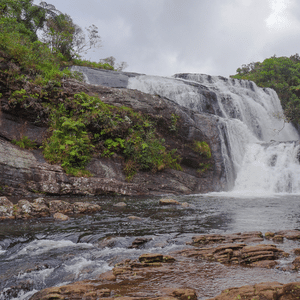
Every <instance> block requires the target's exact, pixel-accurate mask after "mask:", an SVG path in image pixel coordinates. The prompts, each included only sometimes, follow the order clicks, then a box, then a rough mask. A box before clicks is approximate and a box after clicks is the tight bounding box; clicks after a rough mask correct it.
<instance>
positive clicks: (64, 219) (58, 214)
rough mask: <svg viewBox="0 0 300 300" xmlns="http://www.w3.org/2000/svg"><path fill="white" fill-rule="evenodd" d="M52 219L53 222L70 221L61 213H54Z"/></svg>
mask: <svg viewBox="0 0 300 300" xmlns="http://www.w3.org/2000/svg"><path fill="white" fill-rule="evenodd" d="M53 218H54V219H55V220H59V221H68V220H70V218H69V217H68V216H66V215H64V214H62V213H55V214H54V215H53Z"/></svg>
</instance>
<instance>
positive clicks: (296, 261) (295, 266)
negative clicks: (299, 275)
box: [292, 256, 300, 270]
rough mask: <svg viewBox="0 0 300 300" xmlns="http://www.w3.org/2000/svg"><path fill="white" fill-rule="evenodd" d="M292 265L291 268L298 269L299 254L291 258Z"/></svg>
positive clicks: (299, 264)
mask: <svg viewBox="0 0 300 300" xmlns="http://www.w3.org/2000/svg"><path fill="white" fill-rule="evenodd" d="M292 265H293V267H292V269H293V270H299V269H300V256H297V257H296V258H295V259H294V260H293V262H292Z"/></svg>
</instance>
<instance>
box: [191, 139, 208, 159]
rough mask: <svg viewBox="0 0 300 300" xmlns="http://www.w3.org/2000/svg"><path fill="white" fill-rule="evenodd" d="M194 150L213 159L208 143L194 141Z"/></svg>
mask: <svg viewBox="0 0 300 300" xmlns="http://www.w3.org/2000/svg"><path fill="white" fill-rule="evenodd" d="M193 150H194V151H196V152H198V153H200V154H201V155H203V156H204V157H206V158H211V151H210V147H209V145H208V144H207V143H206V142H199V141H194V145H193Z"/></svg>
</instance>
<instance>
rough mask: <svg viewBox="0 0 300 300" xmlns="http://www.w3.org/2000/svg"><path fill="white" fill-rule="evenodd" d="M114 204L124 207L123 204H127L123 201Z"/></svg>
mask: <svg viewBox="0 0 300 300" xmlns="http://www.w3.org/2000/svg"><path fill="white" fill-rule="evenodd" d="M114 206H116V207H125V206H127V204H126V203H125V202H119V203H117V204H114Z"/></svg>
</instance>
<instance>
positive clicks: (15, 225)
mask: <svg viewBox="0 0 300 300" xmlns="http://www.w3.org/2000/svg"><path fill="white" fill-rule="evenodd" d="M299 197H300V196H299V195H295V194H294V195H291V194H277V195H276V196H265V197H256V198H254V197H252V198H250V197H237V196H234V195H233V194H230V193H212V194H206V195H190V196H175V197H172V198H173V199H176V200H178V201H179V202H187V203H189V205H190V207H182V206H162V205H159V199H161V197H143V198H141V197H111V198H109V197H92V198H91V197H89V198H78V197H77V198H63V197H60V198H59V199H60V200H67V201H70V202H75V201H89V202H94V203H97V204H99V205H101V207H102V211H101V212H99V213H96V214H94V215H81V216H76V217H75V216H74V217H71V218H70V220H69V221H66V222H61V221H54V220H53V219H52V218H44V219H34V220H29V221H6V222H2V223H1V226H0V266H1V267H0V299H1V300H4V299H29V298H30V297H31V296H32V295H33V294H34V293H35V292H36V291H38V290H41V289H44V288H46V287H51V286H57V285H64V284H68V283H71V282H75V281H80V280H84V279H95V278H97V276H99V274H101V273H103V272H106V271H108V270H111V269H112V268H113V266H114V264H116V263H118V262H120V261H122V260H124V259H125V258H130V259H135V258H138V257H139V256H140V255H141V254H142V253H149V252H152V253H162V254H170V253H172V252H174V251H177V250H180V249H184V248H187V247H191V246H187V245H186V242H189V241H191V238H192V237H193V236H194V235H197V234H207V233H236V232H247V231H257V230H258V231H261V232H262V233H265V232H267V231H273V232H276V231H279V230H284V229H299V228H300V226H299V223H300V206H299ZM51 199H58V198H51ZM121 201H122V202H125V203H126V204H127V206H126V207H116V206H114V204H116V203H118V202H121ZM129 216H137V217H140V218H142V220H139V221H136V220H130V219H129V218H128V217H129ZM136 237H145V238H151V240H149V242H147V243H146V244H144V245H143V246H142V247H140V248H138V249H132V248H130V246H131V245H132V242H133V241H134V239H135V238H136ZM298 243H299V242H298V241H296V242H295V241H293V242H291V241H290V242H289V241H288V242H286V243H284V244H282V245H279V247H280V248H281V249H283V250H285V251H288V252H291V248H292V247H293V248H299V247H300V244H299V245H298ZM293 259H294V257H292V256H291V257H289V258H285V259H282V261H280V264H281V265H284V264H287V263H288V262H290V261H291V260H293ZM197 268H198V269H197V272H195V274H194V276H190V277H182V278H172V276H170V278H169V279H166V280H169V281H170V284H172V283H174V282H176V281H179V282H180V281H184V282H183V285H184V286H188V287H190V288H195V289H196V290H197V292H198V297H199V296H200V297H199V299H207V298H210V297H214V296H216V295H218V294H219V293H220V292H221V291H222V290H224V289H226V288H229V287H233V286H242V285H246V284H254V283H259V282H264V281H279V282H281V283H287V282H294V281H299V280H300V274H298V273H297V272H289V271H283V270H282V268H279V269H272V270H269V269H260V268H245V267H239V266H235V267H230V268H229V267H228V266H223V265H221V264H219V263H208V262H205V261H202V262H200V263H199V264H198V267H197ZM151 284H152V283H151V282H148V284H147V287H145V289H147V288H150V289H151ZM153 285H159V283H158V282H153Z"/></svg>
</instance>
